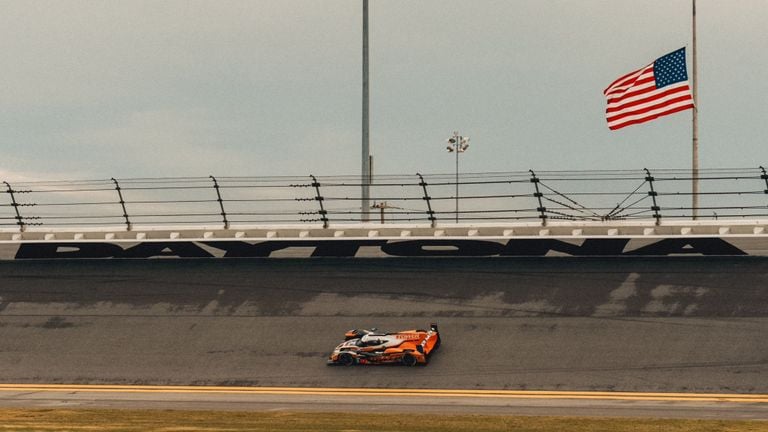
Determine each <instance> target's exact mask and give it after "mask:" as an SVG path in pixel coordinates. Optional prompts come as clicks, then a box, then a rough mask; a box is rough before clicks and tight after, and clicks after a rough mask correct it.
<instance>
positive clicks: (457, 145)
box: [446, 131, 469, 223]
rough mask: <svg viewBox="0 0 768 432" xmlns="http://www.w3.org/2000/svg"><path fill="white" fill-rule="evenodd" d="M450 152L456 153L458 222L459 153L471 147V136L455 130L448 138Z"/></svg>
mask: <svg viewBox="0 0 768 432" xmlns="http://www.w3.org/2000/svg"><path fill="white" fill-rule="evenodd" d="M446 141H447V142H448V146H447V147H446V148H447V149H448V153H456V223H458V222H459V153H464V152H465V151H467V149H468V148H469V137H465V136H461V135H459V132H458V131H453V135H452V136H450V137H449V138H448V139H447V140H446Z"/></svg>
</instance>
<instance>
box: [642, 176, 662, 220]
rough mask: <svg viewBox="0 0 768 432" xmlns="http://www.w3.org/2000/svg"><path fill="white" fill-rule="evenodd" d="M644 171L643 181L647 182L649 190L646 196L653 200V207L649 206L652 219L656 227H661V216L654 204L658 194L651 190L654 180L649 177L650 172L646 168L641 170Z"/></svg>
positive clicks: (656, 205) (658, 208)
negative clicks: (654, 220) (651, 211)
mask: <svg viewBox="0 0 768 432" xmlns="http://www.w3.org/2000/svg"><path fill="white" fill-rule="evenodd" d="M643 169H644V170H645V181H647V182H648V186H649V187H650V189H651V190H649V191H648V196H650V197H651V199H652V200H653V205H652V206H651V210H653V217H654V218H656V225H661V214H660V213H659V211H660V210H661V208H660V207H659V206H658V204H657V203H656V196H658V195H659V194H658V192H656V191H655V190H654V189H653V181H654V180H655V179H654V178H653V176H652V175H651V172H650V171H648V168H643Z"/></svg>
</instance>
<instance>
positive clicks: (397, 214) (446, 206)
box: [0, 167, 768, 232]
mask: <svg viewBox="0 0 768 432" xmlns="http://www.w3.org/2000/svg"><path fill="white" fill-rule="evenodd" d="M698 180H699V182H700V185H701V187H700V189H699V190H700V192H699V194H698V195H699V203H700V204H699V206H698V207H697V208H696V209H693V208H692V207H691V202H692V199H691V197H692V193H691V181H692V176H691V172H690V171H689V170H688V171H686V170H670V169H657V170H648V169H643V170H609V171H608V170H606V171H533V170H530V171H528V172H500V173H468V174H462V175H461V176H459V184H458V186H459V188H458V190H459V195H458V196H457V195H456V193H455V190H456V181H455V177H454V174H432V175H422V174H414V175H382V176H377V177H376V178H375V179H374V181H373V182H372V183H371V184H370V185H369V186H370V190H371V195H370V196H371V198H370V199H371V201H372V202H373V205H372V207H371V208H368V209H363V208H361V199H360V190H361V187H362V186H363V184H361V182H360V177H359V176H315V175H309V176H305V177H291V176H276V177H215V176H208V177H178V178H130V179H115V178H111V179H105V180H84V181H83V180H81V181H33V182H10V181H5V182H3V183H4V186H5V187H4V190H0V228H5V229H6V230H7V229H16V230H18V231H21V232H23V231H25V230H27V229H28V228H29V227H50V228H56V227H61V228H66V227H89V226H92V227H108V228H112V229H121V230H126V231H132V230H134V229H135V228H136V227H141V226H155V227H163V226H218V227H219V228H223V229H229V228H230V226H232V225H275V224H317V225H318V226H322V227H328V226H329V225H331V224H333V225H343V224H351V223H360V222H361V221H362V222H371V223H383V224H398V223H399V224H407V223H429V224H431V226H432V227H434V226H435V225H436V224H438V223H440V224H441V225H445V224H451V223H455V222H459V223H479V222H489V223H505V222H534V223H538V224H540V225H547V224H548V222H549V221H589V222H595V221H597V222H600V221H605V222H608V221H611V222H612V221H632V220H652V221H654V222H655V224H657V225H662V224H663V221H665V220H681V219H691V218H693V217H694V216H695V215H698V218H699V219H709V220H714V219H748V218H759V219H764V218H766V217H768V174H766V170H765V169H764V168H763V167H759V168H741V169H708V170H700V171H699V174H698ZM456 204H458V205H456Z"/></svg>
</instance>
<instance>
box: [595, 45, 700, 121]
mask: <svg viewBox="0 0 768 432" xmlns="http://www.w3.org/2000/svg"><path fill="white" fill-rule="evenodd" d="M603 94H604V95H605V98H606V108H605V117H606V120H607V122H608V128H609V129H611V130H617V129H621V128H623V127H626V126H629V125H634V124H639V123H645V122H647V121H650V120H654V119H657V118H659V117H661V116H665V115H668V114H672V113H676V112H679V111H683V110H686V109H691V108H693V107H694V105H693V96H692V95H691V88H690V86H689V85H688V74H687V72H686V69H685V48H681V49H679V50H677V51H674V52H672V53H669V54H667V55H665V56H662V57H659V58H658V59H656V60H655V61H654V62H653V63H651V64H650V65H648V66H646V67H644V68H641V69H638V70H636V71H633V72H630V73H628V74H625V75H623V76H621V77H619V78H618V79H616V80H615V81H614V82H613V83H611V85H609V86H608V87H607V88H606V89H605V90H604V91H603Z"/></svg>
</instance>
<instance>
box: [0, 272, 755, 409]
mask: <svg viewBox="0 0 768 432" xmlns="http://www.w3.org/2000/svg"><path fill="white" fill-rule="evenodd" d="M767 279H768V259H766V258H756V257H737V258H723V257H668V258H565V257H563V258H420V259H418V258H416V259H415V258H403V259H401V258H386V259H344V258H341V259H339V258H321V259H224V260H222V259H219V260H205V259H202V260H170V259H164V260H149V261H147V260H79V261H76V260H71V261H70V260H57V261H6V262H0V371H1V372H0V382H4V383H45V384H49V383H80V384H86V383H91V384H157V385H161V384H162V385H166V384H170V385H238V386H288V387H350V388H423V389H509V390H583V391H630V392H698V393H742V394H750V393H752V394H760V393H768V338H766V334H768V284H766V282H768V281H767ZM430 322H436V323H438V324H439V326H440V332H441V336H442V340H443V344H442V347H441V348H440V351H439V352H438V353H437V354H435V355H434V356H433V357H432V359H431V361H430V364H429V365H428V366H426V367H415V368H404V367H391V366H374V367H329V366H326V364H325V360H326V356H327V354H328V352H329V351H330V350H331V349H332V348H333V347H334V346H335V345H336V344H337V343H338V342H340V340H341V339H342V335H343V333H344V332H345V331H346V330H348V329H350V328H353V327H371V326H376V327H379V328H381V329H391V330H400V329H408V328H416V327H426V326H428V325H429V323H430Z"/></svg>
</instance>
